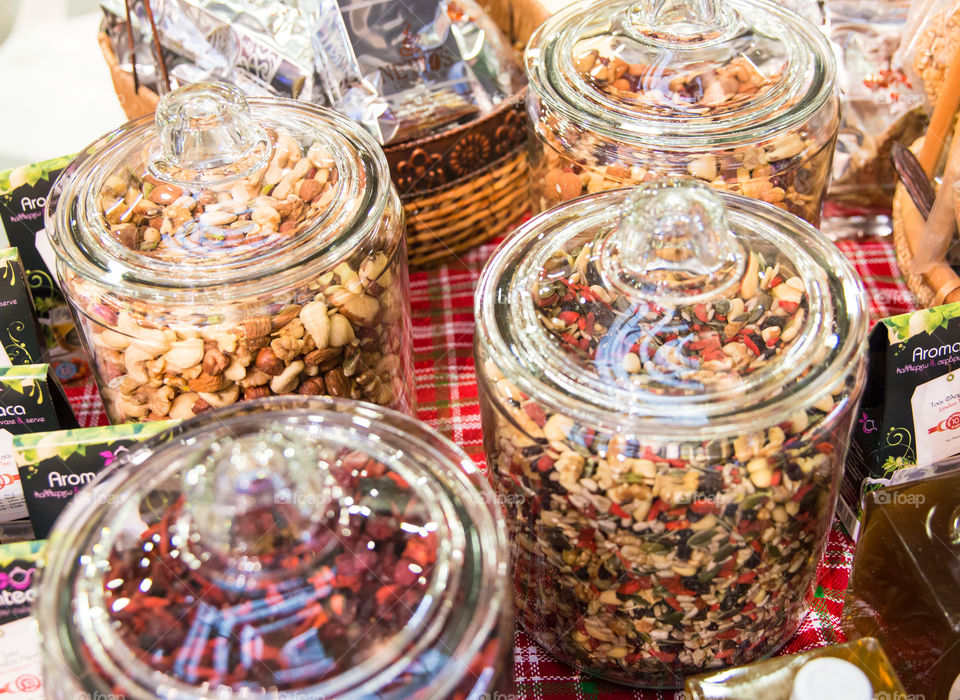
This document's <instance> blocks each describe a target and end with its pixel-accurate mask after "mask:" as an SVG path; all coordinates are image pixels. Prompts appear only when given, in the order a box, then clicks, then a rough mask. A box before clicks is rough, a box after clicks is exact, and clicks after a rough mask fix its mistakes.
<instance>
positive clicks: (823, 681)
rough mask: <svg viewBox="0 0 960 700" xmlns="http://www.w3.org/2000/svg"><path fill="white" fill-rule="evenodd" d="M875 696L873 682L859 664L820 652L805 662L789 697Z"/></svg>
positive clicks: (854, 699)
mask: <svg viewBox="0 0 960 700" xmlns="http://www.w3.org/2000/svg"><path fill="white" fill-rule="evenodd" d="M824 698H845V700H872V698H873V686H872V685H870V679H869V678H867V674H865V673H864V672H863V671H861V670H860V669H859V668H858V667H857V666H855V665H854V664H852V663H850V662H849V661H844V660H843V659H838V658H835V657H832V656H821V657H820V658H819V659H814V660H813V661H809V662H807V663H806V664H804V665H803V667H802V668H801V669H800V671H799V672H798V673H797V676H796V678H795V679H794V681H793V692H792V693H790V700H823V699H824Z"/></svg>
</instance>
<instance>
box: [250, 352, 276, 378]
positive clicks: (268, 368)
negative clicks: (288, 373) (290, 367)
mask: <svg viewBox="0 0 960 700" xmlns="http://www.w3.org/2000/svg"><path fill="white" fill-rule="evenodd" d="M254 364H255V365H256V367H257V369H258V370H260V371H261V372H263V373H264V374H269V375H270V376H271V377H276V376H277V375H278V374H280V373H281V372H282V371H283V360H281V359H280V358H279V357H277V356H276V355H275V354H274V352H273V350H271V349H270V347H269V346H268V347H265V348H260V350H259V351H257V359H256V360H255V361H254Z"/></svg>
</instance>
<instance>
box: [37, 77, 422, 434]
mask: <svg viewBox="0 0 960 700" xmlns="http://www.w3.org/2000/svg"><path fill="white" fill-rule="evenodd" d="M46 215H47V231H49V232H50V234H51V240H52V243H53V247H54V249H55V250H56V253H57V271H58V273H59V275H60V279H61V281H62V286H63V289H64V291H65V293H66V296H67V299H68V300H69V301H70V304H71V307H72V309H73V312H74V316H75V318H76V322H77V326H78V327H79V328H80V329H81V331H82V336H83V339H84V341H85V344H86V349H87V352H88V353H89V355H90V357H91V358H92V360H93V362H94V366H95V370H96V379H97V382H98V384H99V386H100V390H101V393H102V395H103V399H104V404H105V405H106V409H107V414H108V415H109V417H110V419H111V421H113V422H123V421H132V420H160V419H167V418H178V419H183V418H189V417H191V416H193V415H195V414H198V413H201V412H202V411H204V410H207V409H209V408H211V407H212V408H217V407H222V406H227V405H230V404H233V403H235V402H236V401H240V400H245V399H253V398H260V397H264V396H270V395H275V394H286V393H292V392H297V393H299V394H307V395H319V394H329V395H331V396H343V397H348V398H356V399H363V400H366V401H371V402H373V403H377V404H382V405H386V406H391V407H394V408H398V409H400V410H403V411H408V412H412V410H413V401H414V396H413V368H412V359H411V345H412V340H411V326H410V302H409V289H408V275H407V259H406V243H405V239H404V235H403V212H402V208H401V206H400V201H399V198H398V197H397V194H396V192H395V191H394V189H393V186H392V184H391V182H390V177H389V174H388V171H387V162H386V159H385V157H384V155H383V153H382V151H381V150H380V149H379V147H378V146H377V144H376V143H375V142H374V141H373V139H372V138H371V137H370V136H369V135H368V134H367V133H366V132H365V131H364V130H363V129H361V128H359V127H358V126H357V125H356V124H354V123H353V122H351V121H349V120H347V119H346V118H344V117H341V116H339V115H337V114H335V113H334V112H332V111H329V110H325V109H320V108H316V107H311V106H309V105H305V104H303V103H301V102H293V101H288V100H280V99H256V100H251V101H250V103H249V104H248V103H247V101H246V99H245V98H244V96H243V94H242V93H241V92H240V91H239V90H237V89H236V88H234V87H231V86H228V85H225V84H220V83H198V84H195V85H191V86H189V87H185V88H181V89H179V90H174V91H173V92H170V93H168V94H167V95H165V96H164V98H163V99H162V100H161V103H160V105H159V107H158V108H157V112H156V121H155V123H154V121H153V120H152V119H150V118H145V119H141V120H138V121H134V122H130V123H129V124H127V125H125V126H123V127H121V128H120V129H118V130H117V131H115V132H113V133H112V134H109V135H107V136H105V137H103V138H102V139H101V140H99V141H97V142H96V143H94V144H93V145H91V146H90V147H88V148H87V149H86V150H85V151H84V152H83V154H81V155H80V156H79V157H78V158H77V159H76V160H75V161H74V162H73V163H72V164H71V165H70V166H69V167H68V168H67V170H66V171H65V172H64V173H63V174H62V175H61V176H60V178H59V179H58V180H57V183H56V184H55V186H54V188H53V192H52V193H51V196H50V201H49V204H48V205H47V212H46Z"/></svg>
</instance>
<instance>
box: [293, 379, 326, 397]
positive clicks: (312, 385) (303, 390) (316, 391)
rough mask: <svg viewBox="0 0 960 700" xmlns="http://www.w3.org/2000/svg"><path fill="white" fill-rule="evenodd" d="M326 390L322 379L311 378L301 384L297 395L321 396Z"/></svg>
mask: <svg viewBox="0 0 960 700" xmlns="http://www.w3.org/2000/svg"><path fill="white" fill-rule="evenodd" d="M325 388H326V387H325V386H324V383H323V380H322V379H321V378H320V377H310V378H309V379H307V380H305V381H304V382H302V383H301V384H300V388H299V389H297V393H298V394H301V395H302V396H319V395H321V394H323V393H324V390H325Z"/></svg>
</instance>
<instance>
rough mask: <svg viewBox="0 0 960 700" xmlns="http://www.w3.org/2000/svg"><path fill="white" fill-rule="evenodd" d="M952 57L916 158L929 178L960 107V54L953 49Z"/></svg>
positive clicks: (932, 174) (932, 173)
mask: <svg viewBox="0 0 960 700" xmlns="http://www.w3.org/2000/svg"><path fill="white" fill-rule="evenodd" d="M953 59H954V60H952V61H951V62H950V67H949V68H947V73H946V75H945V76H944V79H943V88H942V90H941V92H940V95H939V96H938V97H937V106H936V107H934V108H933V115H931V117H930V126H928V127H927V133H926V136H925V137H924V139H923V148H921V149H920V153H919V155H918V156H917V160H919V161H920V164H921V165H922V166H923V169H924V170H925V171H926V173H927V175H928V176H929V177H930V178H932V177H933V176H934V175H935V174H936V173H935V172H934V171H935V169H936V167H937V161H939V160H940V154H941V153H942V152H943V146H944V144H945V143H946V141H947V134H948V133H949V132H950V128H951V126H953V116H954V115H955V114H956V113H957V108H958V107H960V60H957V59H960V55H958V53H957V51H954V55H953Z"/></svg>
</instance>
